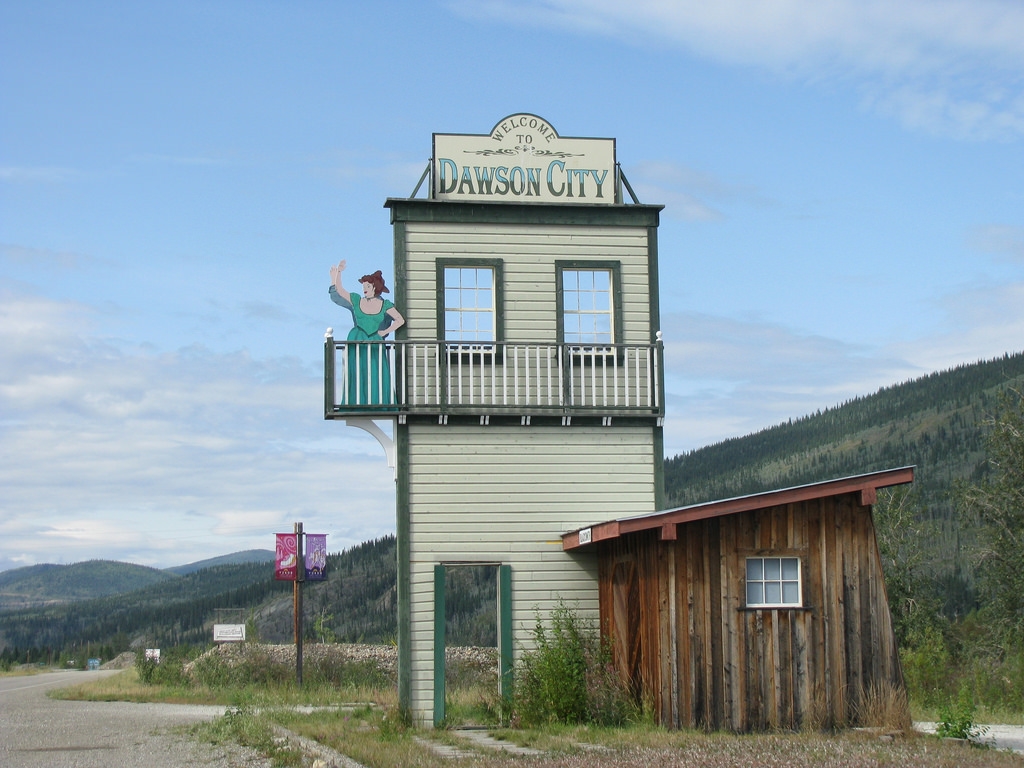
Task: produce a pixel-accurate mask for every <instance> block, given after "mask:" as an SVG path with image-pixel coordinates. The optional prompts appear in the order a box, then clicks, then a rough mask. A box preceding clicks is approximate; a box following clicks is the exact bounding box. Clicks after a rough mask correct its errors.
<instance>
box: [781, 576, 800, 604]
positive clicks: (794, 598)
mask: <svg viewBox="0 0 1024 768" xmlns="http://www.w3.org/2000/svg"><path fill="white" fill-rule="evenodd" d="M782 602H783V603H785V604H786V605H799V604H800V585H799V584H797V583H796V582H795V581H784V582H782Z"/></svg>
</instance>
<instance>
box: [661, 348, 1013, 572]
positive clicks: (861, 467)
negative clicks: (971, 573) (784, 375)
mask: <svg viewBox="0 0 1024 768" xmlns="http://www.w3.org/2000/svg"><path fill="white" fill-rule="evenodd" d="M1022 384H1024V354H1015V355H1005V356H1003V357H1001V358H997V359H995V360H992V361H988V362H979V363H975V364H973V365H962V366H959V367H957V368H954V369H953V370H949V371H943V372H941V373H933V374H931V375H929V376H925V377H923V378H920V379H915V380H913V381H908V382H905V383H903V384H897V385H894V386H891V387H886V388H884V389H881V390H879V391H878V392H877V393H875V394H873V395H869V396H866V397H859V398H856V399H854V400H851V401H849V402H847V403H843V404H842V405H837V406H836V407H834V408H829V409H827V410H825V411H820V412H817V413H814V414H810V415H808V416H803V417H801V418H796V419H793V420H791V421H788V422H786V423H784V424H779V425H778V426H775V427H771V428H769V429H764V430H762V431H760V432H757V433H755V434H752V435H747V436H745V437H738V438H733V439H730V440H725V441H723V442H721V443H716V444H714V445H709V446H707V447H704V448H700V449H697V450H694V451H691V452H689V453H686V454H682V455H679V456H675V457H673V458H671V459H668V460H666V462H665V487H666V495H667V496H668V499H669V504H670V506H673V507H675V506H685V505H687V504H694V503H698V502H703V501H711V500H714V499H723V498H730V497H732V496H742V495H745V494H750V493H758V492H761V491H766V490H771V489H775V488H786V487H790V486H795V485H803V484H806V483H812V482H817V481H821V480H830V479H833V478H838V477H845V476H848V475H858V474H863V473H865V472H874V471H877V470H882V469H891V468H895V467H902V466H908V465H914V466H916V467H917V471H916V474H915V481H914V487H915V490H916V492H917V493H918V494H919V496H920V499H921V501H922V504H923V506H924V508H925V509H926V510H927V514H928V515H929V516H930V517H931V519H932V520H934V521H936V524H937V525H936V528H937V532H936V541H935V542H934V546H935V551H936V553H938V556H940V557H948V558H955V557H956V556H957V551H958V531H957V529H956V526H955V525H953V523H952V520H953V517H954V514H953V504H952V500H951V498H950V494H949V492H950V490H951V488H952V487H953V485H954V483H955V482H956V481H957V480H971V481H979V480H982V479H984V478H985V476H986V474H987V473H988V471H989V466H988V464H987V462H986V457H985V433H986V426H985V420H986V419H987V418H991V416H992V413H993V411H994V410H995V409H996V408H997V406H998V403H999V395H1000V393H1001V392H1002V391H1004V390H1005V389H1006V387H1008V386H1013V385H1016V386H1018V387H1019V386H1021V385H1022Z"/></svg>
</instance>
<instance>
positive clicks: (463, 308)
mask: <svg viewBox="0 0 1024 768" xmlns="http://www.w3.org/2000/svg"><path fill="white" fill-rule="evenodd" d="M494 275H495V272H494V269H492V268H491V267H445V268H444V302H445V305H444V310H445V312H444V338H445V340H447V341H493V340H494V337H495V330H494V329H495V328H496V327H497V320H496V318H495V309H494V305H495V301H494V294H495V287H494Z"/></svg>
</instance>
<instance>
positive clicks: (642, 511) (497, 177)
mask: <svg viewBox="0 0 1024 768" xmlns="http://www.w3.org/2000/svg"><path fill="white" fill-rule="evenodd" d="M427 177H429V179H430V182H429V193H428V195H427V196H426V197H417V191H418V190H419V188H420V186H422V185H423V182H424V180H425V179H427ZM624 191H625V192H627V193H628V194H629V196H630V198H631V202H630V203H629V204H627V203H626V201H625V200H624V198H623V192H624ZM386 207H387V208H388V209H389V210H390V213H391V222H392V225H393V228H394V260H395V286H394V287H395V295H394V300H395V304H396V306H397V308H398V309H399V311H400V312H401V313H402V314H403V315H404V316H405V320H406V322H407V324H406V325H405V326H404V327H402V328H400V329H399V331H398V333H397V336H398V338H397V339H395V340H393V341H386V342H380V341H339V340H335V339H334V338H333V336H331V335H330V334H329V335H328V338H327V340H326V344H325V355H326V361H325V362H326V365H325V384H326V386H325V393H326V395H325V414H326V416H327V418H329V419H345V420H347V421H348V423H349V424H352V425H354V426H361V427H362V428H364V429H367V430H368V431H370V432H371V433H373V434H375V435H376V436H377V438H378V440H380V442H381V443H382V445H384V447H385V449H386V451H387V452H388V456H389V459H390V462H391V464H392V466H394V467H395V477H396V481H397V532H398V599H399V612H398V651H399V700H400V704H401V706H402V707H403V708H404V709H406V710H407V711H408V712H409V713H410V714H411V715H412V716H413V718H414V720H415V721H416V722H417V723H419V724H424V725H429V724H437V723H438V722H440V721H441V720H442V719H443V718H444V706H445V690H444V664H445V654H444V651H445V642H446V640H445V584H446V579H447V577H448V574H449V573H450V572H451V570H452V569H454V568H460V567H464V566H467V565H475V566H484V567H489V568H494V569H495V571H496V573H497V584H498V587H497V595H496V602H497V605H496V616H497V629H498V645H499V656H500V672H501V675H500V678H501V681H502V686H503V691H505V692H507V691H508V690H509V689H508V684H509V682H510V675H511V670H512V666H513V662H514V655H515V653H517V652H519V651H520V650H521V649H523V648H528V647H529V646H530V643H531V640H532V629H533V627H534V625H535V622H536V619H537V617H538V613H539V614H540V617H541V618H542V619H543V618H545V617H547V616H549V615H550V613H551V611H552V610H553V609H554V608H556V607H557V606H558V604H559V602H560V601H565V602H566V603H567V604H569V605H573V606H577V607H578V608H579V609H580V611H581V613H582V614H583V616H584V617H588V616H589V617H592V618H595V619H596V618H599V619H600V625H601V627H602V630H603V631H604V632H605V633H606V634H607V635H609V636H610V637H612V638H613V640H614V646H613V648H614V654H615V660H616V664H617V665H618V668H619V670H620V672H621V674H622V676H623V678H624V679H626V680H628V681H629V682H630V683H631V684H632V685H633V686H634V691H635V693H636V695H637V696H638V697H643V698H644V699H645V700H646V701H650V702H653V704H654V706H655V710H656V713H657V717H658V718H659V720H660V722H662V723H663V724H664V725H666V726H669V727H686V726H691V727H709V728H726V729H730V730H736V731H747V730H759V729H764V728H772V727H785V728H790V727H802V726H805V725H809V724H818V723H821V724H834V725H840V724H845V723H851V722H855V721H856V719H857V712H858V710H859V708H861V707H862V706H863V705H864V704H865V702H866V700H867V698H868V697H869V695H870V693H871V691H872V690H882V689H885V688H888V689H893V688H895V689H902V674H901V672H900V668H899V657H898V655H897V653H896V645H895V638H894V635H893V631H892V626H891V619H890V614H889V606H888V601H887V598H886V594H885V585H884V581H883V578H882V570H881V564H880V560H879V556H878V549H877V544H876V541H875V532H874V527H873V522H872V514H871V507H872V504H873V503H874V501H875V494H876V492H877V489H878V488H881V487H885V486H890V485H896V484H901V483H908V482H910V481H911V480H912V478H913V471H912V470H911V469H899V470H891V471H889V472H880V473H874V474H870V475H862V476H858V477H854V478H846V479H842V480H834V481H830V482H826V483H818V484H815V485H809V486H803V487H801V488H793V489H784V490H780V491H773V492H771V493H765V494H758V495H756V496H749V497H744V498H742V499H728V500H724V501H718V502H711V503H708V504H701V505H696V506H693V507H686V508H683V509H677V510H669V511H659V510H664V509H665V499H664V495H663V494H664V490H663V489H664V478H663V454H664V450H663V438H662V422H663V418H664V410H665V395H664V386H663V381H664V366H663V350H662V345H661V340H660V333H659V326H660V322H659V307H658V238H657V234H658V223H659V215H660V212H661V206H657V205H642V204H640V203H638V202H637V200H636V199H635V196H634V195H633V194H632V192H631V191H630V190H629V185H628V182H626V180H625V178H624V176H623V175H622V173H621V170H620V168H619V165H618V163H617V161H616V150H615V142H614V140H612V139H575V138H566V137H562V136H560V135H558V133H557V132H556V131H555V130H554V128H553V127H552V126H551V125H550V124H549V123H547V122H546V121H545V120H543V119H542V118H539V117H537V116H536V115H529V114H517V115H511V116H509V117H507V118H505V119H503V120H501V121H499V122H498V123H497V124H496V125H495V126H494V128H492V130H491V131H490V133H489V134H483V135H450V134H435V135H434V146H433V157H432V160H431V164H430V166H429V167H428V169H427V172H425V173H424V177H423V178H422V179H421V180H420V185H418V186H417V190H416V191H414V192H413V194H412V196H410V197H408V198H400V199H399V198H393V199H389V200H388V201H387V202H386ZM383 420H387V421H390V422H391V423H392V425H393V429H392V436H389V435H388V434H387V431H386V430H382V429H381V428H380V423H381V421H383ZM599 521H606V522H603V523H602V522H599ZM567 532H568V533H567Z"/></svg>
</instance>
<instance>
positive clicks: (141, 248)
mask: <svg viewBox="0 0 1024 768" xmlns="http://www.w3.org/2000/svg"><path fill="white" fill-rule="evenodd" d="M1021 40H1024V6H1021V4H1020V3H1017V2H988V1H985V0H945V1H935V2H917V1H915V0H906V1H905V2H892V1H891V0H888V1H885V2H877V1H875V0H833V1H832V2H802V1H800V0H788V1H787V0H776V1H774V2H759V1H757V0H748V1H746V2H740V0H719V2H715V3H702V2H687V1H686V0H679V1H678V2H674V3H665V2H655V1H654V0H633V1H632V2H630V3H622V2H618V1H617V0H520V1H519V2H514V3H513V2H506V1H505V0H479V1H474V2H470V1H469V0H467V1H465V2H460V1H458V0H456V1H454V2H435V1H433V0H418V1H416V2H392V1H389V0H378V2H374V3H355V2H328V1H327V0H320V1H318V2H301V1H297V2H283V1H282V2H259V1H255V2H254V1H247V2H230V1H225V2H188V1H183V0H179V1H177V2H174V3H169V2H147V3H129V2H116V3H115V2H110V3H103V2H91V1H90V0H77V1H75V2H50V1H49V0H32V1H31V2H29V1H27V0H26V1H24V2H22V1H21V0H6V2H3V3H0V569H4V568H11V567H17V566H21V565H30V564H33V563H37V562H62V563H70V562H76V561H79V560H84V559H90V558H111V559H121V560H130V561H133V562H138V563H143V564H147V565H154V566H171V565H176V564H180V563H185V562H189V561H193V560H198V559H201V558H204V557H209V556H213V555H217V554H222V553H225V552H231V551H235V550H240V549H246V548H251V547H260V548H270V547H271V546H272V543H273V538H272V534H273V533H274V532H275V531H287V530H291V527H292V523H293V522H295V521H302V522H303V523H304V524H305V529H306V530H307V531H313V532H325V533H328V534H329V538H328V545H329V548H330V549H331V550H332V551H336V550H339V549H342V548H345V547H348V546H351V545H353V544H355V543H358V542H360V541H364V540H366V539H368V538H372V537H376V536H380V535H383V534H386V533H388V532H390V531H392V530H393V529H394V487H393V480H392V476H391V471H390V470H389V469H388V468H387V466H386V465H385V462H384V457H383V453H382V451H381V449H380V448H379V446H378V445H377V443H376V442H375V441H374V440H373V438H371V437H370V436H369V435H367V434H365V433H363V432H360V431H358V430H354V429H350V428H346V427H344V426H342V425H341V424H338V423H327V422H324V421H323V419H322V412H321V411H322V341H323V332H324V330H325V328H326V327H328V326H337V327H339V328H342V327H347V321H346V319H345V318H344V317H342V316H341V314H340V312H339V310H338V308H337V307H335V306H334V305H333V304H332V303H331V302H330V301H329V300H328V297H327V286H328V270H329V267H330V265H331V264H332V263H335V262H337V261H338V259H339V258H346V259H347V260H348V262H349V264H350V265H352V268H353V269H354V270H357V271H360V270H362V271H365V272H369V271H372V270H374V269H376V268H383V270H384V272H385V275H386V276H388V279H389V282H390V281H391V280H390V277H391V270H392V253H391V237H392V231H391V227H390V225H389V221H388V215H387V213H388V212H387V211H386V210H385V209H384V208H383V207H382V206H383V202H384V200H385V199H386V198H387V197H403V196H407V195H408V194H410V193H411V192H412V190H413V187H414V186H415V184H416V182H417V180H418V179H419V176H420V173H421V172H422V171H423V169H424V167H425V166H426V164H427V161H428V158H429V156H430V149H431V134H432V133H434V132H439V133H487V132H488V131H489V130H490V129H491V127H492V126H493V125H494V124H495V123H496V122H498V120H499V119H500V118H502V117H504V116H506V115H508V114H512V113H516V112H532V113H535V114H538V115H540V116H542V117H544V118H545V119H547V120H548V121H549V122H550V123H551V124H552V125H553V126H554V127H555V128H556V130H558V132H559V133H560V134H562V135H568V136H598V137H614V138H615V139H616V140H617V152H618V160H619V162H621V164H622V166H623V169H624V171H625V173H626V175H627V176H628V178H629V181H630V182H631V184H632V186H633V188H634V189H635V190H636V192H637V194H638V195H639V196H640V199H641V201H642V202H645V203H660V204H664V205H665V206H666V208H665V211H664V213H663V216H662V226H661V230H660V234H659V238H660V241H659V245H660V258H661V262H660V266H661V286H662V312H663V315H662V327H663V332H664V337H665V343H666V354H667V360H668V363H667V368H668V372H667V374H668V382H667V383H668V387H669V390H670V393H669V394H670V399H669V403H668V423H667V426H666V449H667V452H668V454H669V455H675V454H678V453H681V452H684V451H687V450H691V449H694V448H698V447H700V446H703V445H706V444H709V443H713V442H716V441H719V440H722V439H726V438H729V437H734V436H738V435H743V434H747V433H749V432H752V431H755V430H757V429H760V428H763V427H766V426H770V425H772V424H775V423H778V422H780V421H784V420H786V419H787V418H790V417H798V416H801V415H804V414H807V413H809V412H813V411H814V410H816V409H818V408H825V407H828V406H831V405H835V404H837V403H840V402H843V401H844V400H846V399H848V398H851V397H855V396H858V395H865V394H870V393H871V392H873V391H875V390H877V389H878V388H879V387H882V386H885V385H888V384H892V383H896V382H898V381H903V380H906V379H908V378H912V377H916V376H919V375H923V374H926V373H930V372H932V371H935V370H941V369H945V368H948V367H951V366H955V365H957V364H959V363H965V362H974V361H976V360H979V359H987V358H990V357H994V356H997V355H1001V354H1003V353H1004V352H1016V351H1020V350H1021V349H1024V181H1022V179H1024V141H1022V139H1024V46H1022V45H1021V42H1020V41H1021Z"/></svg>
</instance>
